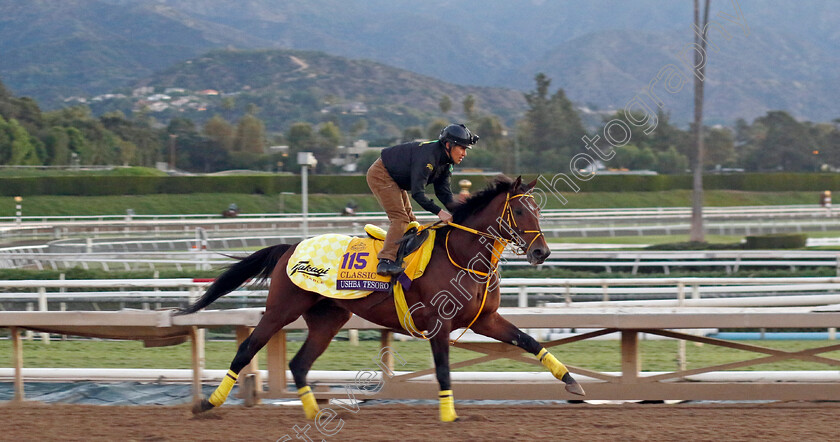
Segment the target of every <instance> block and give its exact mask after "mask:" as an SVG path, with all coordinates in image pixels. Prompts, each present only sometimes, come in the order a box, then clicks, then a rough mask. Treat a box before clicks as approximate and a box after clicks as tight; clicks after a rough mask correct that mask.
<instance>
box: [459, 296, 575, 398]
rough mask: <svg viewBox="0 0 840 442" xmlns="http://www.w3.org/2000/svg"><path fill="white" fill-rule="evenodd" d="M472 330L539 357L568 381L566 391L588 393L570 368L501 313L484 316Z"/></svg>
mask: <svg viewBox="0 0 840 442" xmlns="http://www.w3.org/2000/svg"><path fill="white" fill-rule="evenodd" d="M471 328H472V330H473V331H474V332H476V333H479V334H482V335H484V336H488V337H491V338H493V339H496V340H499V341H502V342H505V343H508V344H511V345H515V346H517V347H519V348H521V349H523V350H525V351H527V352H528V353H531V354H532V355H534V356H536V357H537V359H539V360H540V362H541V363H542V364H543V365H544V366H545V368H547V369H548V370H549V371H550V372H551V374H553V375H554V377H555V378H557V379H559V380H561V381H563V382H565V383H566V391H568V392H569V393H572V394H577V395H581V396H584V395H585V394H586V393H585V392H584V391H583V387H581V386H580V384H579V383H578V382H577V381H576V380H575V379H574V378H573V377H572V375H571V374H570V373H569V370H568V369H567V368H566V366H565V365H563V363H562V362H560V361H558V360H557V358H555V357H554V355H552V354H551V353H549V352H548V350H546V349H545V348H543V346H542V345H540V343H539V342H537V340H536V339H534V338H532V337H531V336H530V335H528V334H526V333H525V332H523V331H522V330H520V329H519V328H518V327H516V326H515V325H513V324H511V323H510V322H508V320H507V319H505V318H503V317H502V316H501V315H500V314H499V313H497V312H494V313H493V314H490V315H487V316H482V317H481V318H479V319H478V321H476V322H475V324H473V325H472V327H471Z"/></svg>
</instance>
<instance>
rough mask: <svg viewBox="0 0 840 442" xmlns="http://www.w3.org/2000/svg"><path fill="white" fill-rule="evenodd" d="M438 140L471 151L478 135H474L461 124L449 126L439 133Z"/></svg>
mask: <svg viewBox="0 0 840 442" xmlns="http://www.w3.org/2000/svg"><path fill="white" fill-rule="evenodd" d="M438 140H440V142H441V143H446V142H447V141H449V142H450V143H455V144H457V145H459V146H464V147H466V148H467V149H471V148H472V145H473V144H475V143H476V142H477V141H478V135H474V134H473V133H472V132H470V130H469V129H467V126H464V125H463V124H450V125H449V126H446V127H445V128H443V130H442V131H440V136H439V137H438Z"/></svg>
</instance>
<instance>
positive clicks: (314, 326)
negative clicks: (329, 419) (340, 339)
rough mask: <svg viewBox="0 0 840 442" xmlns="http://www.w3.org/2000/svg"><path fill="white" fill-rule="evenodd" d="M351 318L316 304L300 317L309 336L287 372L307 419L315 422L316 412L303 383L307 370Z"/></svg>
mask: <svg viewBox="0 0 840 442" xmlns="http://www.w3.org/2000/svg"><path fill="white" fill-rule="evenodd" d="M350 316H352V313H350V312H349V311H347V310H345V309H343V308H341V307H338V306H336V305H335V304H332V303H331V302H323V303H319V304H316V305H315V306H314V307H312V308H311V309H310V310H309V311H307V312H306V313H304V314H303V319H305V320H306V325H307V327H309V334H308V335H307V336H306V341H305V342H304V343H303V346H302V347H301V348H300V350H298V352H297V354H295V357H294V358H292V360H291V361H290V362H289V369H290V370H291V371H292V377H294V379H295V387H297V389H298V396H299V397H300V401H301V403H302V404H303V412H304V413H305V414H306V418H307V419H314V418H315V416H317V415H318V411H319V409H318V403H317V402H315V396H314V395H313V394H312V389H311V388H309V385H307V384H306V374H307V373H309V369H310V368H312V364H313V363H314V362H315V360H316V359H318V356H321V354H322V353H324V350H326V349H327V347H329V345H330V341H332V338H333V337H335V335H336V334H338V332H339V330H341V327H342V326H343V325H344V324H345V323H346V322H347V321H348V320H349V319H350Z"/></svg>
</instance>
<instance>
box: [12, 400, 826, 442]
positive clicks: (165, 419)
mask: <svg viewBox="0 0 840 442" xmlns="http://www.w3.org/2000/svg"><path fill="white" fill-rule="evenodd" d="M337 410H340V409H338V408H337ZM457 411H458V414H459V416H460V417H461V421H459V422H454V423H441V422H438V420H437V413H438V412H437V407H435V406H408V405H383V406H365V407H361V408H360V409H359V411H358V412H356V413H352V412H349V411H345V410H341V411H340V412H339V413H338V416H337V417H335V418H334V419H333V420H332V421H331V422H325V424H327V425H323V426H322V428H323V429H324V430H326V431H328V432H329V431H335V430H336V428H338V427H337V425H338V424H341V425H342V426H341V427H340V428H339V429H338V431H337V433H334V434H333V435H331V436H325V435H323V434H321V433H319V431H318V430H317V429H316V428H314V426H312V425H311V424H312V422H311V421H309V422H307V421H305V419H304V418H303V414H302V411H301V410H300V409H298V408H297V407H288V406H271V405H261V406H256V407H253V408H245V407H242V406H224V407H222V408H220V409H218V410H213V411H210V412H208V413H205V414H203V415H200V416H198V417H194V416H192V414H190V412H189V410H188V408H187V407H186V406H183V407H169V406H128V407H121V406H95V405H61V404H49V405H46V404H37V403H27V404H24V405H14V404H9V403H7V404H2V405H0V413H2V432H0V440H10V441H11V440H14V441H30V440H32V441H34V440H38V441H44V440H64V441H66V440H74V441H75V440H79V441H82V440H84V441H103V440H109V441H110V440H120V441H132V440H133V441H182V440H219V441H223V440H225V441H226V440H230V441H275V440H278V439H279V440H315V441H317V440H322V439H323V440H329V441H333V440H365V441H436V442H437V441H449V440H457V441H488V440H490V441H496V440H548V439H552V440H564V441H582V440H587V441H607V440H608V441H618V440H620V441H643V440H644V441H658V440H662V441H828V440H837V439H838V428H840V427H838V419H839V418H840V403H834V402H831V403H804V402H803V403H800V402H788V403H766V404H734V405H721V404H680V405H648V404H622V405H588V404H568V405H550V406H540V407H532V406H510V407H507V406H495V405H494V406H460V407H457ZM339 419H341V420H340V421H339ZM307 424H310V427H309V428H308V429H306V435H307V436H308V437H309V439H306V438H305V437H304V436H303V432H302V431H301V434H300V438H299V439H298V438H296V436H297V434H296V431H295V429H294V427H295V426H297V427H298V428H299V429H301V430H302V429H304V428H305V426H306V425H307ZM286 435H288V436H289V437H288V438H284V436H286Z"/></svg>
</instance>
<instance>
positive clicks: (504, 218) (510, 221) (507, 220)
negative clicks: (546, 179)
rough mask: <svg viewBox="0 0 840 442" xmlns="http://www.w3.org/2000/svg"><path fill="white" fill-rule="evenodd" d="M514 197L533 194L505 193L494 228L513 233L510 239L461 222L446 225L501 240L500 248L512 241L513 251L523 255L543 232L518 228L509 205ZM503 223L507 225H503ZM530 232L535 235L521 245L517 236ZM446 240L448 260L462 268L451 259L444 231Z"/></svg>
mask: <svg viewBox="0 0 840 442" xmlns="http://www.w3.org/2000/svg"><path fill="white" fill-rule="evenodd" d="M516 198H534V195H531V194H530V193H519V194H516V195H511V194H510V193H508V194H507V195H506V197H505V205H504V207H503V208H502V214H501V215H500V216H499V217H497V218H496V219H498V220H499V228H498V229H497V230H496V232H504V231H510V232H512V233H513V234H514V237H513V238H511V239H508V238H505V237H503V236H498V235H495V234H493V233H488V232H482V231H479V230H476V229H473V228H472V227H467V226H464V225H461V224H456V223H453V222H449V223H448V224H447V225H449V226H452V227H455V228H456V229H459V230H463V231H465V232H469V233H472V234H475V235H479V236H483V237H485V238H490V239H492V240H493V241H494V242H497V243H498V242H501V243H503V247H502V248H504V247H506V246H507V245H508V244H511V243H514V244H516V247H514V248H513V252H514V253H515V254H517V255H524V254H526V253H527V252H528V249H530V248H531V246H532V245H533V244H534V241H536V240H537V238H539V237H541V236H543V233H542V231H541V230H523V229H520V228H519V225H518V224H517V223H516V217H515V216H514V214H513V207H511V205H510V202H511V200H513V199H516ZM505 225H507V227H505ZM450 232H451V231H450ZM532 233H535V234H536V235H534V237H533V238H532V239H531V241H530V242H529V243H528V245H527V246H523V245H521V242H520V241H518V240H517V238H522V237H523V236H524V235H527V234H532ZM446 240H447V244H446V255H447V256H449V261H451V262H452V264H453V265H455V267H458V268H460V269H464V268H463V267H461V266H459V265H458V264H456V263H455V262H454V261H453V260H452V256H451V254H450V253H449V232H447V233H446ZM465 270H466V269H465ZM479 273H481V272H479Z"/></svg>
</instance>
